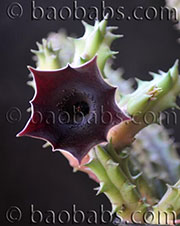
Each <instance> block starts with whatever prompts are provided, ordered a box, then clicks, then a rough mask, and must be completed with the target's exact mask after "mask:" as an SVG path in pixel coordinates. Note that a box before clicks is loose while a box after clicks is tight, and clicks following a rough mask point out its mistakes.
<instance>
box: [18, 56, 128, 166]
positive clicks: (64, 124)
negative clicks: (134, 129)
mask: <svg viewBox="0 0 180 226" xmlns="http://www.w3.org/2000/svg"><path fill="white" fill-rule="evenodd" d="M96 58H97V57H94V58H93V59H92V60H91V61H89V62H88V63H86V64H84V65H82V66H80V67H76V68H72V67H71V66H70V65H68V66H67V67H66V68H63V69H58V70H53V71H41V70H37V69H34V68H32V67H29V70H30V71H31V73H32V75H33V78H34V81H35V83H36V92H35V96H34V98H33V100H32V101H31V107H32V115H31V117H30V119H29V121H28V123H27V125H26V126H25V128H24V129H23V130H22V131H21V132H20V133H19V134H18V136H30V137H34V138H40V139H43V140H46V141H48V142H49V143H50V144H51V145H52V147H53V150H58V149H63V150H65V151H68V152H70V153H71V154H72V155H73V156H74V157H76V158H77V159H78V161H79V162H81V160H82V159H83V157H84V156H85V155H86V154H87V153H88V152H89V150H90V149H91V148H92V147H94V146H95V145H97V144H99V143H102V142H106V141H107V139H106V136H107V133H108V131H109V129H110V128H111V127H113V126H114V125H116V124H119V123H120V122H121V121H122V120H127V119H128V118H127V116H126V115H124V114H123V112H122V111H121V110H120V109H119V108H118V106H117V105H116V103H115V97H114V96H115V91H116V88H114V87H111V86H110V85H108V84H107V83H106V82H105V81H104V80H103V78H102V76H101V74H100V71H99V69H98V67H97V63H96Z"/></svg>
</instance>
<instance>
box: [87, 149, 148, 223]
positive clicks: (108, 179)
mask: <svg viewBox="0 0 180 226" xmlns="http://www.w3.org/2000/svg"><path fill="white" fill-rule="evenodd" d="M110 152H111V151H110ZM86 166H87V167H89V168H90V169H91V170H92V171H93V172H94V173H95V174H96V176H97V177H98V179H99V181H100V187H99V188H98V194H100V193H102V192H103V193H105V194H106V196H107V197H108V198H109V199H110V201H111V203H112V211H113V212H116V214H117V215H118V216H120V217H121V218H123V219H125V220H129V221H132V219H131V217H132V213H133V212H135V211H140V212H142V213H144V212H145V211H147V208H148V204H147V203H146V202H145V201H144V200H143V199H142V197H141V195H140V194H139V192H138V190H137V188H136V185H134V184H133V183H131V181H130V180H129V179H128V177H127V176H126V174H125V173H124V172H123V170H122V169H121V165H120V163H118V162H117V161H114V160H113V158H112V157H111V155H110V153H108V151H107V147H105V148H104V147H101V146H98V147H97V148H96V149H95V150H93V153H91V161H90V162H89V163H88V164H87V165H86ZM138 220H139V221H142V215H139V218H138Z"/></svg>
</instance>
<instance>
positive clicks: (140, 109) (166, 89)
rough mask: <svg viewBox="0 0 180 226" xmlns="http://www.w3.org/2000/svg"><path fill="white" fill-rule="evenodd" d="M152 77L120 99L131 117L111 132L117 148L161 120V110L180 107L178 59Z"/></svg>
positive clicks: (126, 144)
mask: <svg viewBox="0 0 180 226" xmlns="http://www.w3.org/2000/svg"><path fill="white" fill-rule="evenodd" d="M152 75H153V80H151V81H146V82H144V81H140V80H138V88H137V90H135V91H134V92H133V93H131V94H128V95H126V96H124V97H123V98H122V100H121V101H120V102H119V106H120V107H121V108H122V109H124V111H125V112H126V113H127V114H129V115H130V116H131V120H129V121H125V122H122V123H121V124H120V125H117V126H116V127H114V128H113V129H112V130H111V131H110V133H109V134H108V137H109V140H110V139H112V144H113V146H114V147H115V148H116V149H117V150H123V149H124V148H125V147H127V146H129V145H131V144H132V142H133V141H134V140H135V135H136V134H137V133H138V132H139V131H141V130H142V129H143V128H145V127H147V126H148V125H150V124H152V123H158V122H159V117H160V113H161V112H162V111H164V110H166V109H168V108H179V107H178V106H177V104H176V98H177V96H178V95H179V93H180V76H179V71H178V61H176V63H175V64H174V66H173V67H172V68H170V69H169V71H168V72H167V73H165V72H161V73H160V74H155V73H153V74H152Z"/></svg>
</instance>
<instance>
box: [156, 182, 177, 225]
mask: <svg viewBox="0 0 180 226" xmlns="http://www.w3.org/2000/svg"><path fill="white" fill-rule="evenodd" d="M167 187H168V189H167V191H166V193H165V194H164V196H163V197H162V199H161V200H160V201H159V203H158V204H157V205H155V206H153V213H154V220H153V223H154V224H175V222H176V220H177V216H178V215H179V214H180V180H179V181H178V182H177V183H176V184H175V185H173V186H171V185H167Z"/></svg>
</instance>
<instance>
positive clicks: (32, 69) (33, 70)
mask: <svg viewBox="0 0 180 226" xmlns="http://www.w3.org/2000/svg"><path fill="white" fill-rule="evenodd" d="M27 68H28V70H29V71H30V72H31V73H34V72H35V71H36V69H35V68H33V67H31V66H29V65H28V66H27Z"/></svg>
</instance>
